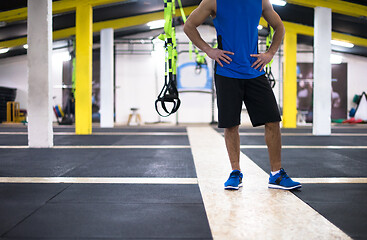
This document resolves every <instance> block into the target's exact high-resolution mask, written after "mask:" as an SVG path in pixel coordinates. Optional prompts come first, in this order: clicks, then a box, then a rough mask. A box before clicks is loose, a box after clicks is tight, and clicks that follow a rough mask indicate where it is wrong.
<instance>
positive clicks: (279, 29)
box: [251, 0, 285, 71]
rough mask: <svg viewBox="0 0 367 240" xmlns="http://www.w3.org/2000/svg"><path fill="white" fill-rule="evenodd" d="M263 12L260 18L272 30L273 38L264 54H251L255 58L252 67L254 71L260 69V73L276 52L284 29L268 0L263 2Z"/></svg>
mask: <svg viewBox="0 0 367 240" xmlns="http://www.w3.org/2000/svg"><path fill="white" fill-rule="evenodd" d="M262 2H263V3H262V4H263V12H262V16H263V17H264V19H265V20H266V21H267V22H268V23H269V25H270V26H271V27H272V28H273V29H274V36H273V40H272V43H271V45H270V48H269V49H268V51H267V52H265V53H260V54H251V57H257V60H256V62H254V64H253V65H252V67H254V66H256V67H255V69H257V68H259V67H261V69H260V71H262V69H263V68H264V67H265V65H266V64H268V63H269V62H270V61H271V59H273V57H274V55H275V53H276V52H277V51H278V49H279V46H280V44H281V43H282V40H283V37H284V33H285V29H284V25H283V22H282V20H281V19H280V17H279V15H278V14H277V13H276V12H275V11H274V9H273V6H272V5H271V3H270V2H269V0H263V1H262Z"/></svg>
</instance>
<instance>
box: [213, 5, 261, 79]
mask: <svg viewBox="0 0 367 240" xmlns="http://www.w3.org/2000/svg"><path fill="white" fill-rule="evenodd" d="M216 1H217V12H216V17H215V18H214V20H213V21H214V26H215V28H216V30H217V37H218V48H219V49H223V50H226V51H230V52H234V55H229V56H230V57H231V58H232V62H231V63H230V64H227V63H225V62H223V61H222V64H223V67H221V66H219V64H217V66H216V73H217V74H218V75H221V76H224V77H230V78H239V79H251V78H256V77H258V76H260V75H262V74H264V71H261V72H260V71H259V70H260V68H258V69H257V70H256V69H255V68H252V67H251V65H252V64H253V63H254V62H255V61H256V59H257V58H254V57H251V56H250V54H257V53H258V49H257V44H258V43H257V41H258V29H257V26H258V25H259V21H260V17H261V14H262V0H216Z"/></svg>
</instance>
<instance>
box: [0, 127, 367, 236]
mask: <svg viewBox="0 0 367 240" xmlns="http://www.w3.org/2000/svg"><path fill="white" fill-rule="evenodd" d="M263 133H264V128H261V127H260V128H245V127H243V128H241V129H240V135H241V144H242V145H241V151H242V153H241V167H242V170H243V172H244V187H243V188H241V189H240V190H239V191H225V190H224V189H223V183H224V181H225V180H226V179H227V177H228V175H229V173H230V165H229V161H228V157H227V154H226V149H225V145H224V138H223V130H222V129H217V128H212V127H209V126H188V127H116V128H113V129H101V128H97V127H96V128H94V129H93V135H90V136H77V135H75V134H74V129H73V128H71V127H55V128H54V142H55V147H54V148H51V149H29V148H28V147H27V128H26V127H20V126H16V127H14V126H9V125H8V126H7V125H0V213H1V214H0V239H213V238H214V239H265V238H268V239H279V237H281V238H282V239H350V238H353V239H367V221H366V219H367V209H366V202H367V158H366V156H367V127H366V126H364V125H358V126H350V127H337V126H334V127H333V129H332V135H331V136H327V137H318V136H312V134H311V133H312V130H311V128H307V127H305V128H297V129H282V133H283V135H282V142H283V151H282V153H283V167H284V168H285V170H286V171H287V173H288V174H289V175H290V176H291V177H292V178H295V179H296V180H299V181H301V182H302V184H303V187H302V189H301V190H299V191H293V192H287V191H282V190H273V189H268V188H267V178H268V172H269V163H268V155H267V149H266V146H265V141H264V138H263Z"/></svg>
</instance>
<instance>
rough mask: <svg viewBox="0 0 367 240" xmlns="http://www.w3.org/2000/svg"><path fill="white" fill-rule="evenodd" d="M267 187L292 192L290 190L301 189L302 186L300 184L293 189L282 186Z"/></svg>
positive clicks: (269, 185)
mask: <svg viewBox="0 0 367 240" xmlns="http://www.w3.org/2000/svg"><path fill="white" fill-rule="evenodd" d="M268 187H269V188H272V189H282V190H292V189H296V188H301V187H302V185H301V184H300V185H296V186H293V187H283V186H280V185H276V184H270V183H269V184H268Z"/></svg>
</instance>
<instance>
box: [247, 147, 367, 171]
mask: <svg viewBox="0 0 367 240" xmlns="http://www.w3.org/2000/svg"><path fill="white" fill-rule="evenodd" d="M241 151H242V152H243V153H244V154H246V155H247V156H248V157H249V158H250V159H251V160H252V161H254V162H255V163H256V164H257V165H258V166H259V167H261V168H262V169H263V170H264V171H265V172H269V171H270V164H269V156H268V151H267V149H241ZM366 156H367V149H363V150H361V149H283V150H282V166H283V168H284V169H285V170H286V171H287V173H288V175H290V176H291V177H315V178H316V177H367V158H366ZM244 170H245V171H246V169H244Z"/></svg>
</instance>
